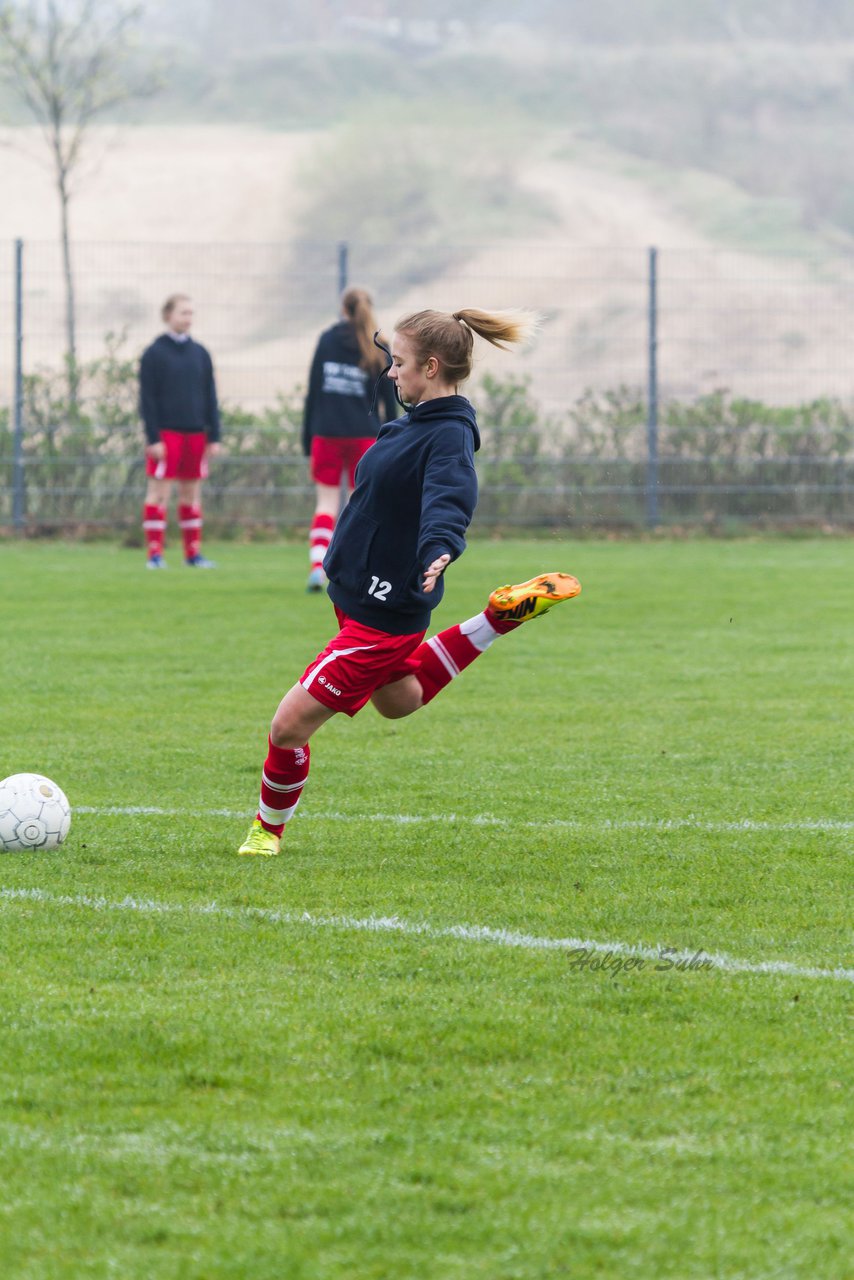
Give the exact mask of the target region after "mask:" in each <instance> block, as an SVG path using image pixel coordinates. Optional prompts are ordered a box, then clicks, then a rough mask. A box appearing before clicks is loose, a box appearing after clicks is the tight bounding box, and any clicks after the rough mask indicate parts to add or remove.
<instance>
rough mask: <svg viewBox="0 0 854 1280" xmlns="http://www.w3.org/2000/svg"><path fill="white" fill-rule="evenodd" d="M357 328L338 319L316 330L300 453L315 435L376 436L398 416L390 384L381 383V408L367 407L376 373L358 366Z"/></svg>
mask: <svg viewBox="0 0 854 1280" xmlns="http://www.w3.org/2000/svg"><path fill="white" fill-rule="evenodd" d="M360 360H361V352H360V351H359V342H358V339H357V337H356V331H355V329H354V328H353V326H352V324H350V322H349V320H339V321H338V323H337V324H335V325H333V326H332V328H331V329H327V330H325V332H324V333H322V334H321V335H320V338H319V340H318V343H317V350H316V351H315V353H314V359H313V360H312V362H311V371H310V373H309V375H308V392H307V394H306V397H305V408H304V410H303V420H302V447H303V453H305V455H306V456H308V455H309V454H310V453H311V442H312V440H313V439H314V437H315V436H335V437H338V438H339V439H340V438H341V437H345V438H349V439H352V438H353V437H356V436H361V437H363V438H364V437H367V436H375V435H376V434H377V432H378V431H379V427H380V417H382V420H383V422H386V421H388V420H389V419H390V418H394V417H396V416H397V401H396V400H395V398H394V385H393V384H392V383H391V382H389V381H388V379H387V378H383V380H382V382H381V383H380V394H379V401H380V406H381V413H380V415H379V416H378V415H377V412H376V410H374V411H373V412H372V411H371V393H372V392H373V387H374V380H375V377H376V374H373V375H370V374H368V373H366V372H365V370H364V369H363V368H362V367H361V364H360Z"/></svg>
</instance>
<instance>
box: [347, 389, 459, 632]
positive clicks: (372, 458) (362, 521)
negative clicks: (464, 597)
mask: <svg viewBox="0 0 854 1280" xmlns="http://www.w3.org/2000/svg"><path fill="white" fill-rule="evenodd" d="M479 448H480V433H479V432H478V429H477V419H476V417H475V412H474V409H473V407H472V405H471V404H470V403H469V401H468V400H466V399H465V398H464V397H463V396H442V397H440V398H439V399H436V400H425V401H424V402H423V403H421V404H419V405H416V407H415V408H414V409H413V410H412V411H411V412H410V413H407V414H405V415H404V416H403V417H402V418H398V419H397V420H396V421H395V422H388V423H386V425H385V426H384V427H381V428H380V431H379V434H378V436H377V440H376V443H375V444H373V445H371V447H370V449H368V451H367V453H366V454H365V455H364V457H363V458H362V460H361V461H360V463H359V465H358V467H357V468H356V487H355V489H354V490H353V496H352V497H351V499H350V501H349V502H348V503H347V506H346V507H345V508H344V511H343V513H342V515H341V518H340V520H339V521H338V524H337V525H336V528H335V533H334V534H333V536H332V541H331V543H330V544H329V550H328V551H327V553H326V557H325V559H324V562H323V567H324V570H325V572H326V576H327V577H328V579H329V588H328V590H329V596H330V598H331V600H332V602H333V603H334V604H336V605H337V606H338V608H339V609H341V610H343V612H344V613H346V614H347V615H348V616H349V617H351V618H353V619H354V620H355V621H356V622H361V623H363V624H364V625H365V626H369V627H376V628H377V629H378V630H379V631H386V632H388V633H389V634H391V635H409V634H411V633H412V632H415V631H424V630H426V628H427V625H428V623H429V621H430V612H431V610H432V609H435V607H436V605H437V604H439V602H440V600H441V599H442V595H443V594H444V585H445V584H444V581H443V580H442V578H441V577H440V578H439V579H438V581H437V582H436V585H435V587H434V588H433V591H432V592H430V593H429V594H425V592H424V591H422V589H421V581H422V576H423V573H424V570H425V569H426V568H427V567H428V565H430V564H432V563H433V561H434V560H435V559H436V558H437V557H438V556H440V555H444V554H448V555H450V557H451V560H456V559H457V558H458V557H459V556H461V555H462V553H463V551H464V550H465V545H466V541H465V532H466V529H467V528H468V526H469V524H470V523H471V518H472V516H473V515H474V509H475V506H476V505H477V475H476V473H475V469H474V454H475V452H476V450H477V449H479Z"/></svg>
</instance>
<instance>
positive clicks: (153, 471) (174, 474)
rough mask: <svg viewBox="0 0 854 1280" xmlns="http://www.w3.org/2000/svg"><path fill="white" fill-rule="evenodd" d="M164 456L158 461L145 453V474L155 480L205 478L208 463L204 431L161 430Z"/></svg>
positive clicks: (206, 441) (206, 439) (206, 440)
mask: <svg viewBox="0 0 854 1280" xmlns="http://www.w3.org/2000/svg"><path fill="white" fill-rule="evenodd" d="M160 439H161V441H162V442H163V444H165V445H166V457H165V458H161V459H160V461H159V462H157V461H155V459H154V458H151V457H149V456H148V455H146V459H145V474H146V475H147V476H151V477H153V479H155V480H206V479H207V474H208V464H207V459H206V458H205V451H206V450H207V447H208V438H207V436H206V435H205V433H204V431H161V432H160Z"/></svg>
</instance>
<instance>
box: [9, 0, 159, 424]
mask: <svg viewBox="0 0 854 1280" xmlns="http://www.w3.org/2000/svg"><path fill="white" fill-rule="evenodd" d="M139 17H140V9H139V8H127V7H123V6H118V5H116V4H112V3H109V0H63V3H61V4H60V3H57V0H28V2H27V3H24V4H21V3H17V4H13V3H11V2H10V0H0V73H2V74H3V76H4V78H5V79H6V80H7V81H8V82H9V83H10V84H11V86H12V88H13V90H14V91H15V92H16V94H17V95H18V97H19V98H20V99H21V100H22V101H23V103H24V104H25V105H26V107H27V108H28V110H29V111H30V113H31V114H32V115H33V117H34V118H35V119H36V121H37V122H38V123H39V124H40V125H41V127H42V131H43V134H44V138H45V141H46V143H47V145H48V148H49V150H50V155H51V162H52V164H51V167H52V170H53V176H54V181H55V184H56V191H57V195H58V196H59V208H60V233H61V240H62V262H63V271H64V276H65V333H66V346H67V353H66V354H67V365H68V388H69V399H70V401H71V404H72V406H73V407H76V404H77V399H78V391H79V380H80V375H79V364H78V359H77V320H76V310H75V296H74V273H73V270H72V262H71V233H70V227H69V209H70V204H71V198H72V195H73V193H74V181H73V180H74V177H75V172H76V171H77V169H78V166H79V163H80V159H81V154H82V150H83V144H84V140H85V137H86V131H87V129H88V126H89V125H90V124H91V122H92V120H93V119H94V118H95V116H97V115H99V114H101V113H103V112H105V111H108V110H110V109H111V108H113V107H116V106H118V105H119V104H120V103H123V102H127V101H129V100H131V99H133V98H138V97H143V96H147V95H149V94H150V93H152V92H154V91H155V90H156V89H157V88H158V81H157V80H156V78H155V77H154V76H153V75H152V74H151V73H147V72H143V73H139V72H137V71H136V70H135V69H134V67H133V65H132V53H133V45H132V40H131V31H132V28H133V26H134V25H135V24H136V22H137V21H138V20H139Z"/></svg>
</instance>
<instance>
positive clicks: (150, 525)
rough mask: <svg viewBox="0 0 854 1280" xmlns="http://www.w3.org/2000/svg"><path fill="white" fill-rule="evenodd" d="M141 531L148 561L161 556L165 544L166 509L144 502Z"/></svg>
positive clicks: (154, 503) (153, 503)
mask: <svg viewBox="0 0 854 1280" xmlns="http://www.w3.org/2000/svg"><path fill="white" fill-rule="evenodd" d="M142 529H143V532H144V534H145V543H146V547H147V549H148V555H149V559H150V558H151V557H152V556H162V555H163V546H164V544H165V542H166V508H165V507H158V505H157V503H156V502H146V503H145V505H144V507H143V508H142Z"/></svg>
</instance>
